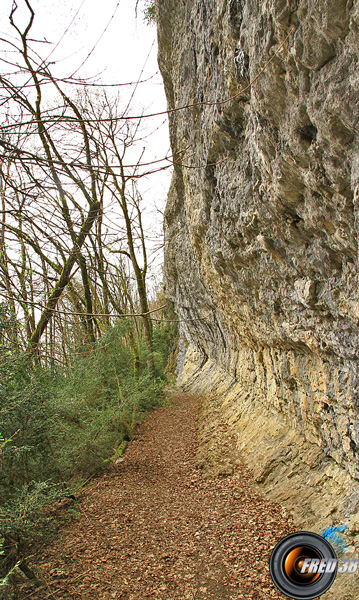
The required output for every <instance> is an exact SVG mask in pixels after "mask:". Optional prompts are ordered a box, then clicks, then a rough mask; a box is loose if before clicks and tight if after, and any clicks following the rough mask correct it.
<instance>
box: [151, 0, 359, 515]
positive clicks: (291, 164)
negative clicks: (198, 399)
mask: <svg viewBox="0 0 359 600" xmlns="http://www.w3.org/2000/svg"><path fill="white" fill-rule="evenodd" d="M158 32H159V61H160V67H161V71H162V74H163V78H164V82H165V87H166V94H167V99H168V105H169V108H170V109H173V108H178V107H183V106H186V105H190V106H189V108H185V109H183V110H178V111H175V112H172V113H171V114H170V133H171V143H172V150H173V154H174V163H175V172H174V176H173V180H172V184H171V188H170V192H169V197H168V203H167V209H166V215H165V240H166V267H165V268H166V281H167V291H168V294H169V296H170V297H171V298H172V299H173V300H174V301H175V304H176V308H177V311H178V315H179V318H180V319H186V320H185V321H183V322H182V323H181V340H182V341H181V355H180V357H179V368H180V371H181V373H180V375H181V381H182V383H183V384H185V385H187V386H189V387H190V388H191V389H192V390H196V391H200V392H202V393H203V392H208V393H209V395H211V397H212V400H211V401H209V404H208V411H209V412H208V414H209V413H210V406H212V407H213V415H214V414H216V415H218V414H220V415H221V417H220V418H224V417H225V418H226V419H227V421H228V422H229V423H230V424H231V426H232V427H233V429H234V430H235V431H236V432H237V433H238V450H239V451H240V452H241V453H242V455H243V456H244V457H245V459H246V460H247V462H248V463H249V464H250V465H251V466H252V467H254V469H255V474H256V476H257V479H258V481H261V482H262V483H264V484H265V483H266V482H268V483H269V484H270V485H269V487H270V489H271V491H272V493H274V491H273V490H277V492H276V493H277V496H278V497H281V494H282V495H283V493H284V495H285V498H284V497H283V498H282V499H283V501H284V500H285V499H286V498H287V500H288V499H289V501H290V502H292V501H293V502H295V494H299V493H304V492H303V489H305V488H306V487H307V488H308V494H307V496H308V499H307V500H306V501H305V502H307V504H306V505H305V508H303V511H304V512H303V514H306V515H307V516H308V515H309V514H312V515H313V519H312V521H313V522H314V521H315V520H316V519H317V516H318V514H319V513H318V511H319V512H320V511H321V514H320V516H321V517H322V518H324V516H325V515H324V512H325V509H324V508H323V509H320V505H317V503H316V502H317V501H316V500H315V498H316V496H315V493H314V492H313V489H314V488H315V486H317V489H319V490H320V495H322V498H323V497H325V498H326V501H327V505H328V509H327V511H326V512H328V514H329V513H330V515H331V516H328V515H327V517H326V518H327V519H329V520H330V519H332V520H333V514H336V515H338V519H339V515H340V519H344V520H345V519H347V520H348V519H349V517H350V515H351V514H353V513H355V512H356V511H357V509H358V507H359V454H358V448H359V418H358V405H359V368H358V358H359V281H358V249H357V245H358V227H359V221H358V203H359V187H358V184H359V146H358V134H357V132H358V131H359V129H358V117H359V106H358V97H359V94H358V92H359V69H358V54H359V33H358V32H359V4H358V2H350V1H343V0H318V1H316V2H313V0H311V1H310V2H309V1H305V0H268V1H263V2H253V1H252V0H228V1H225V0H216V1H215V0H206V1H205V0H161V1H160V2H159V3H158ZM250 81H251V82H253V84H252V86H250V87H249V86H248V84H249V82H250ZM214 398H216V400H214ZM218 407H220V408H221V410H220V411H219V412H218V410H217V409H218ZM213 419H215V417H213ZM288 469H289V470H288ZM288 478H289V479H288ZM303 486H304V488H303ZM312 486H314V487H312ZM318 486H319V488H318ZM309 488H310V492H309ZM283 490H287V491H284V492H283ZM295 490H297V491H296V492H295ZM313 494H314V495H313ZM334 497H337V500H335V501H334V500H333V498H334ZM318 498H319V496H318ZM304 504H305V503H304ZM310 511H311V512H310ZM330 511H331V512H330ZM315 515H316V516H315Z"/></svg>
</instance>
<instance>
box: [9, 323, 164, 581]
mask: <svg viewBox="0 0 359 600" xmlns="http://www.w3.org/2000/svg"><path fill="white" fill-rule="evenodd" d="M172 314H173V313H172ZM175 339H176V329H175V327H174V325H173V324H172V323H166V322H162V323H159V324H158V325H157V326H156V327H155V328H154V336H153V344H154V361H155V378H153V377H151V376H150V373H149V370H148V367H147V360H146V355H147V352H148V350H147V346H146V344H145V343H144V342H142V341H141V340H140V342H139V353H140V365H141V368H140V371H139V374H137V375H136V372H135V371H134V368H133V365H134V352H133V348H132V346H131V343H130V332H129V324H128V323H127V322H125V321H123V320H122V321H121V320H119V322H117V324H116V325H115V326H114V327H111V328H109V329H108V331H107V333H106V334H105V335H104V336H103V337H102V338H101V339H100V340H99V341H98V342H97V343H96V344H95V345H93V346H92V347H91V348H88V351H87V352H86V353H81V354H79V355H75V356H74V357H73V359H72V361H71V364H70V366H68V367H66V368H65V367H62V368H60V367H52V368H51V369H50V368H44V367H42V366H41V365H39V364H38V363H36V361H34V360H33V359H31V360H30V358H29V356H27V355H26V354H21V353H17V352H16V351H15V350H12V349H11V348H10V349H9V348H7V347H6V348H5V347H3V346H0V560H1V559H2V561H1V563H2V567H0V589H1V585H2V584H3V585H4V581H5V579H4V578H6V575H8V574H9V571H10V570H11V569H13V568H14V565H16V564H17V563H18V561H19V560H21V559H22V557H23V556H24V555H25V553H26V552H28V551H29V549H30V548H31V546H32V544H34V543H35V542H37V541H39V540H41V539H44V538H46V537H48V536H49V535H50V534H51V531H53V530H54V523H52V520H51V518H50V517H49V516H48V515H49V511H48V507H49V505H51V504H53V503H54V502H55V500H58V499H59V498H61V497H64V496H71V495H72V494H74V493H76V490H78V489H79V487H80V486H81V485H82V484H83V482H84V481H86V480H87V479H88V478H89V477H92V476H93V475H94V474H95V473H98V472H101V470H102V469H103V468H105V466H106V464H108V462H109V461H108V459H109V457H110V456H111V455H112V454H113V453H114V452H115V451H116V449H117V448H118V447H119V445H120V444H121V443H122V442H123V441H124V440H129V439H131V437H132V435H133V431H134V428H135V426H136V425H137V424H138V423H139V422H140V421H141V419H142V417H143V415H144V414H145V412H146V411H147V410H148V409H150V408H152V407H154V406H155V405H156V404H158V403H160V402H161V401H162V397H163V387H164V385H165V383H166V382H167V381H168V374H167V373H166V365H167V361H168V356H169V355H170V353H171V351H172V350H173V344H174V342H175ZM1 577H3V579H1Z"/></svg>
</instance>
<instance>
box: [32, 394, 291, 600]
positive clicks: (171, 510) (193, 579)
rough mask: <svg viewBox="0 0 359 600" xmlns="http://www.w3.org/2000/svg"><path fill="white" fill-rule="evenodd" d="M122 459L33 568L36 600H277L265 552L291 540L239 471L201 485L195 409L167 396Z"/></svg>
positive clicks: (87, 494) (275, 511) (190, 401)
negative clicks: (166, 403)
mask: <svg viewBox="0 0 359 600" xmlns="http://www.w3.org/2000/svg"><path fill="white" fill-rule="evenodd" d="M172 399H173V404H170V405H169V406H163V407H160V408H158V409H156V410H154V411H152V412H151V413H150V414H149V415H148V416H147V417H146V419H145V420H144V422H143V423H142V425H141V426H140V427H139V430H138V435H137V438H136V439H135V440H133V441H132V442H131V443H130V444H129V446H128V448H127V451H126V453H125V455H124V460H123V461H122V462H120V463H119V464H118V465H116V466H113V467H112V468H111V470H109V471H108V472H107V474H106V475H105V476H103V477H102V478H101V479H99V480H97V481H96V482H93V483H92V485H91V486H90V487H89V488H87V489H86V490H85V491H84V493H83V496H82V498H81V499H80V508H79V509H78V510H79V512H80V515H79V516H78V518H77V519H75V520H74V521H72V522H70V523H69V524H68V525H67V526H65V527H64V528H63V529H62V530H61V532H60V534H59V536H58V537H57V538H56V539H55V541H54V542H53V543H52V545H51V546H49V547H47V548H46V549H45V551H42V554H41V557H34V558H33V559H32V560H30V561H29V564H30V566H31V567H32V568H33V569H34V570H35V571H36V573H37V575H38V576H39V577H40V579H41V580H42V581H43V582H45V583H44V586H43V588H42V589H40V590H36V591H35V590H34V589H32V590H29V589H28V590H27V591H24V592H23V595H22V598H32V600H36V599H40V598H41V599H42V598H49V599H52V600H54V599H56V600H70V599H74V600H76V599H79V598H80V599H82V600H85V599H86V600H87V599H88V600H90V599H91V600H114V599H115V600H142V599H145V598H155V599H156V600H157V599H158V600H175V599H176V600H187V599H188V600H240V599H244V598H245V599H246V600H247V599H253V600H254V599H256V600H266V599H272V598H276V599H278V600H283V599H284V596H283V595H282V594H280V593H279V592H278V591H277V590H276V589H275V587H274V586H273V584H272V582H271V580H270V577H269V574H268V558H269V554H270V550H271V548H272V547H273V545H274V544H275V542H276V541H278V540H279V539H280V538H281V537H283V536H284V535H285V534H287V533H289V532H290V531H291V530H293V529H292V528H291V526H290V524H289V523H288V522H287V521H286V520H285V519H284V518H283V516H282V513H281V510H280V508H279V507H278V506H276V505H275V504H273V503H271V502H268V501H267V500H265V499H263V498H261V497H260V496H259V495H258V494H257V493H256V492H255V491H254V489H253V486H252V485H251V479H250V473H249V472H248V471H247V470H246V469H245V468H238V469H236V474H235V475H232V476H228V477H218V478H216V479H204V478H203V474H202V472H201V470H199V469H198V468H197V467H196V460H195V453H196V448H197V436H196V429H195V422H196V418H197V408H198V400H197V399H195V398H193V397H191V396H188V395H186V394H183V393H179V392H176V393H173V394H172Z"/></svg>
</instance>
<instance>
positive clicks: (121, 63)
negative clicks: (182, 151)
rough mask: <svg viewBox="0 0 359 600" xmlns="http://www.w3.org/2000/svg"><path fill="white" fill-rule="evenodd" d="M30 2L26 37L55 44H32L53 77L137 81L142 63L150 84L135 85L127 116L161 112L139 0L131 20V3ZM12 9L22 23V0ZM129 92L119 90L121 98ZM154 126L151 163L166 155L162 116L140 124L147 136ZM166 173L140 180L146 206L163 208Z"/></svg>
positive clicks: (152, 32) (9, 2)
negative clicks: (49, 64) (32, 15)
mask: <svg viewBox="0 0 359 600" xmlns="http://www.w3.org/2000/svg"><path fill="white" fill-rule="evenodd" d="M31 4H32V7H33V9H34V11H35V21H34V25H33V28H32V30H31V35H30V37H31V38H35V39H37V40H46V41H47V42H51V44H55V45H56V44H58V46H57V47H55V49H54V46H53V45H48V44H40V43H39V44H37V48H38V51H39V53H41V56H42V57H43V56H45V57H46V56H47V55H48V54H49V53H50V52H51V51H53V54H52V55H51V60H54V61H56V62H57V64H56V67H54V69H56V71H54V73H55V74H56V75H62V76H69V75H71V74H72V73H73V72H74V71H76V70H77V69H79V70H78V72H77V73H76V76H77V77H90V76H91V77H92V76H94V75H96V74H101V75H100V78H101V81H102V82H103V83H107V84H109V83H111V84H113V83H124V82H133V81H137V80H138V78H139V77H140V74H141V71H142V69H143V67H144V64H145V63H146V64H145V68H144V71H143V74H142V76H141V79H147V78H151V80H150V81H149V82H147V83H142V84H140V85H139V86H138V91H137V93H136V97H135V100H134V102H133V112H134V113H135V114H139V113H140V112H141V110H144V111H145V113H147V112H149V113H153V112H161V111H163V110H165V109H166V100H165V95H164V90H163V84H162V78H161V75H160V74H159V73H158V65H157V43H156V27H155V26H149V25H146V24H145V22H144V19H143V14H142V8H143V5H144V1H143V0H140V2H139V7H138V13H137V18H136V14H135V4H136V0H101V1H99V0H57V2H49V1H48V0H31ZM17 5H18V8H17V10H16V13H15V16H14V20H15V22H16V24H18V25H19V26H22V25H24V24H25V23H26V22H27V18H28V14H29V13H28V9H27V7H26V4H25V1H24V0H17ZM12 6H13V0H0V35H1V37H2V38H4V37H5V38H7V39H9V36H14V30H13V29H12V27H11V26H10V24H9V15H10V12H11V8H12ZM65 32H66V33H65ZM32 45H33V47H34V44H32ZM90 53H91V54H90ZM89 54H90V56H88V55H89ZM146 59H147V62H146ZM82 63H84V64H82ZM81 65H82V66H81ZM156 73H157V74H156ZM152 76H154V77H152ZM130 89H132V88H120V90H121V93H123V94H124V95H125V94H126V93H128V90H130ZM164 121H165V123H164V124H163V125H161V124H162V123H163V122H164ZM158 127H159V129H158V131H157V132H156V133H155V134H153V135H151V137H150V138H148V140H147V145H146V154H145V155H144V157H143V161H145V160H148V161H150V160H156V159H159V158H162V157H164V156H165V155H166V154H167V153H168V150H169V138H168V127H167V119H166V118H165V117H164V116H162V117H157V118H153V119H148V120H146V130H147V132H148V133H149V132H152V131H153V130H155V129H156V128H158ZM163 164H165V163H163ZM170 175H171V173H170V169H168V170H166V171H163V172H159V173H156V174H154V175H151V176H149V177H147V178H146V179H145V180H141V185H140V189H141V192H142V194H143V196H144V198H145V200H146V205H147V204H148V206H150V205H152V204H153V203H154V202H155V203H156V204H157V206H161V207H163V205H164V201H165V198H166V193H167V190H168V187H169V180H170Z"/></svg>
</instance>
